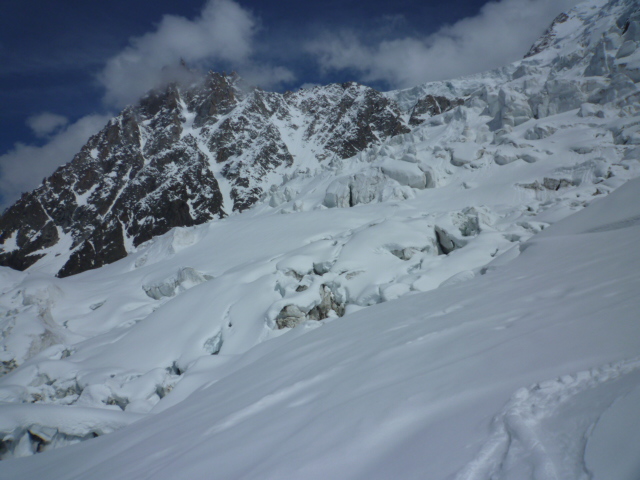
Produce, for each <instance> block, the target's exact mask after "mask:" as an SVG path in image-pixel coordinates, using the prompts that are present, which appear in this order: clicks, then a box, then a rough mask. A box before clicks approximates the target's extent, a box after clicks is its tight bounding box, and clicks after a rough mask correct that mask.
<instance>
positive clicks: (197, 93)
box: [0, 72, 409, 277]
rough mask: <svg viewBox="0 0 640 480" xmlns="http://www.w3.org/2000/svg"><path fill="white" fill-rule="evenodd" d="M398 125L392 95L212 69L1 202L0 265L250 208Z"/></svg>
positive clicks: (76, 268)
mask: <svg viewBox="0 0 640 480" xmlns="http://www.w3.org/2000/svg"><path fill="white" fill-rule="evenodd" d="M407 132H409V128H408V126H407V122H406V120H405V118H404V116H403V115H402V113H401V112H400V110H399V109H398V107H397V105H395V103H394V102H393V101H392V100H390V99H389V98H387V97H386V96H385V95H383V94H381V93H380V92H377V91H376V90H374V89H371V88H368V87H365V86H363V85H358V84H356V83H347V84H342V85H338V84H335V85H329V86H326V87H316V88H314V89H312V90H301V91H298V92H287V93H285V94H279V93H271V92H265V91H262V90H260V89H256V88H253V87H250V86H248V85H246V84H245V83H244V82H243V81H242V80H241V79H240V78H239V77H238V76H237V75H236V74H230V75H225V74H218V73H213V72H211V73H209V74H208V75H207V76H206V78H205V79H204V81H203V82H202V83H200V84H197V85H191V86H188V87H185V86H178V85H176V84H172V85H169V86H168V87H167V88H166V89H165V90H162V91H152V92H150V93H149V94H147V95H146V96H145V97H144V98H143V99H142V100H141V101H140V102H139V103H137V104H136V105H133V106H130V107H128V108H126V109H125V110H124V111H123V112H122V113H121V114H120V115H118V116H117V117H116V118H114V119H113V120H111V121H110V122H109V124H108V125H107V126H106V127H105V128H104V129H103V130H102V131H101V132H99V133H98V134H97V135H95V136H94V137H92V138H91V139H90V140H89V141H88V142H87V144H86V145H85V146H84V147H83V148H82V149H81V151H80V152H79V153H78V154H77V155H76V156H75V157H74V159H73V160H72V161H71V162H70V163H68V164H66V165H64V166H62V167H60V168H59V169H58V170H56V172H55V173H54V174H53V175H52V176H51V177H49V178H47V179H45V180H44V182H43V184H42V185H41V186H40V187H38V188H37V189H36V190H34V191H33V192H30V193H26V194H24V195H23V196H22V198H21V199H20V200H19V201H18V202H17V203H16V204H14V205H13V206H11V207H10V208H9V209H7V211H6V212H5V213H4V214H3V216H2V217H1V218H0V231H1V232H2V233H1V237H0V238H1V240H0V241H2V243H3V244H4V248H3V251H2V253H0V264H2V265H6V266H10V267H12V268H15V269H18V270H24V269H25V268H28V267H30V266H32V265H34V264H35V263H37V262H38V260H40V259H42V258H43V257H47V256H48V257H52V256H59V258H57V259H56V260H55V261H54V263H55V265H56V267H55V268H57V269H58V270H57V274H58V275H59V276H61V277H64V276H68V275H73V274H76V273H79V272H82V271H85V270H88V269H92V268H97V267H100V266H101V265H104V264H107V263H111V262H113V261H115V260H118V259H120V258H123V257H125V256H126V255H127V253H128V252H130V251H132V249H134V248H135V247H137V246H139V245H140V244H142V243H144V242H146V241H148V240H149V239H151V238H152V237H154V236H157V235H160V234H163V233H165V232H167V231H169V230H170V229H171V228H173V227H178V226H192V225H198V224H202V223H205V222H207V221H210V220H212V219H214V218H220V217H223V216H225V215H227V214H229V213H232V212H240V211H242V210H245V209H247V208H250V207H251V206H252V205H254V204H255V203H256V202H257V201H258V200H260V198H262V197H263V196H264V194H265V189H266V187H267V186H268V185H267V182H268V181H269V180H274V176H275V177H281V176H282V175H284V174H285V173H286V172H293V171H295V170H296V169H298V168H299V167H300V164H301V163H305V162H307V163H308V161H309V160H311V161H313V162H314V166H315V167H316V168H322V167H323V165H326V164H328V163H329V162H330V160H331V159H332V158H336V157H337V158H340V159H344V158H348V157H351V156H353V155H354V154H356V153H358V152H360V151H362V150H364V149H365V148H367V147H369V146H371V145H372V144H375V143H379V142H380V141H382V140H384V139H386V138H389V137H391V136H394V135H397V134H401V133H407ZM308 152H311V153H310V154H309V153H308ZM308 157H311V158H308ZM221 182H222V183H223V184H224V185H223V186H222V187H221V185H220V183H221ZM223 191H224V192H226V193H227V195H226V198H225V196H224V195H223V193H222V192H223Z"/></svg>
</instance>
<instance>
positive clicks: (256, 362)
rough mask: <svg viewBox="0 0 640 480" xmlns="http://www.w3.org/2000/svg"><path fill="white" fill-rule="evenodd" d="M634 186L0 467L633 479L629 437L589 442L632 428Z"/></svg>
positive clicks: (19, 472)
mask: <svg viewBox="0 0 640 480" xmlns="http://www.w3.org/2000/svg"><path fill="white" fill-rule="evenodd" d="M638 195H640V181H638V180H633V181H630V182H629V183H627V184H626V185H624V186H623V187H621V188H620V189H619V190H618V191H616V192H614V193H613V194H611V195H610V196H609V197H607V198H605V199H602V200H599V201H597V202H594V205H593V206H592V207H589V208H587V209H585V210H583V211H582V212H580V213H578V214H576V215H574V216H573V217H570V218H569V219H567V220H566V221H564V222H560V223H559V224H558V225H557V226H552V227H550V228H549V229H547V230H546V231H545V232H543V233H541V234H539V235H537V236H535V237H534V238H532V239H531V240H529V241H528V242H525V243H523V244H522V245H521V246H520V250H521V253H520V255H519V256H518V257H517V258H515V259H514V260H512V261H510V262H507V263H506V264H503V265H495V266H490V268H488V269H487V272H486V274H485V275H481V276H478V277H477V278H474V279H472V280H470V281H468V282H465V283H460V284H458V285H453V286H449V287H443V288H440V289H438V290H436V291H432V292H427V293H423V294H419V295H413V296H409V297H405V298H402V299H399V300H395V301H390V302H386V303H384V304H381V305H377V306H374V307H371V308H368V309H366V310H363V311H360V312H356V313H354V314H352V315H349V316H348V317H345V318H343V319H341V320H339V321H337V320H336V321H332V322H327V323H324V324H323V325H322V326H321V327H320V328H315V329H312V328H311V327H310V326H307V327H306V328H304V327H303V328H297V329H294V330H292V331H291V332H290V333H289V334H287V335H282V336H280V337H278V338H276V339H273V340H271V341H268V342H264V343H261V344H260V345H259V346H257V347H256V348H254V349H252V350H250V351H249V352H246V353H245V354H242V355H240V356H239V358H237V359H236V360H235V361H234V362H233V364H232V366H231V367H230V368H229V369H225V370H223V369H220V368H218V366H219V365H220V363H221V361H224V360H221V359H219V358H216V357H210V358H209V359H207V361H201V362H198V363H196V365H194V366H193V369H194V370H196V371H197V373H194V374H193V375H194V376H198V383H199V385H201V387H200V388H198V389H197V390H196V391H195V392H194V393H193V394H192V395H191V396H189V397H188V398H187V399H185V400H184V401H182V402H181V403H180V404H178V405H176V406H174V407H172V408H169V409H166V410H164V411H159V412H158V413H157V414H154V415H152V416H150V417H149V418H146V419H143V420H140V421H138V422H137V423H134V424H132V425H130V426H129V427H128V428H125V429H123V430H120V431H117V432H115V433H112V434H110V435H107V436H104V437H101V438H97V439H94V440H91V441H89V442H84V443H81V444H79V445H74V446H71V447H68V448H63V449H59V450H55V451H51V452H45V453H43V454H40V455H37V456H35V457H30V458H27V459H18V460H12V461H8V462H6V463H3V464H2V467H3V468H2V478H7V479H9V478H15V479H18V478H28V477H34V476H47V477H49V478H58V479H63V478H65V479H67V478H68V479H71V478H92V479H103V478H104V479H112V478H136V479H146V478H149V479H150V478H155V479H163V478H167V479H168V478H191V479H199V478H202V479H204V478H207V479H211V478H219V479H228V478H246V479H250V478H256V479H258V478H260V479H267V478H273V479H276V478H277V479H285V478H287V479H288V478H304V479H314V478H318V479H319V478H342V479H347V478H349V479H358V478H362V479H364V478H367V479H377V478H379V479H388V478H407V479H409V478H422V479H425V478H426V479H431V478H433V479H443V478H460V479H479V478H500V479H502V478H504V479H508V478H513V479H516V478H517V479H526V478H532V479H552V478H553V479H555V478H557V479H573V478H576V479H578V478H601V479H607V478H618V479H620V480H623V479H628V480H632V479H634V478H638V477H637V475H638V473H639V472H640V470H639V468H640V465H638V463H637V458H638V456H637V443H628V444H624V445H620V446H619V448H620V449H621V450H619V451H617V452H616V454H617V455H618V457H613V458H602V457H598V455H597V453H593V452H592V449H593V448H595V447H593V444H594V443H599V444H603V443H604V444H605V445H606V444H607V443H608V441H614V439H615V438H618V437H620V436H622V437H623V438H629V439H632V440H633V439H637V430H636V428H637V424H638V416H639V415H640V412H639V411H638V409H637V404H636V403H631V404H629V402H628V401H627V403H626V404H625V401H626V400H625V399H627V398H629V399H633V398H637V396H638V392H639V389H640V356H639V353H640V322H638V313H637V307H638V305H637V292H638V291H639V290H640V276H638V274H637V272H638V268H639V267H640V259H639V257H638V255H637V253H636V250H637V244H638V242H639V241H640V223H639V222H638V218H640V207H639V206H638V203H637V201H633V200H635V199H637V198H638ZM609 212H616V213H615V218H613V219H611V218H609ZM611 220H613V221H611ZM612 245H615V248H611V247H612ZM70 358H73V357H70ZM184 381H187V378H185V380H184ZM192 381H193V379H192ZM180 385H181V384H178V387H176V390H179V386H180ZM176 393H178V392H176ZM167 398H169V397H167ZM620 416H624V418H625V420H626V421H624V422H622V421H620V418H617V419H616V417H620ZM612 424H613V425H614V428H613V430H612V429H611V428H612V427H611V425H612ZM607 429H608V430H607ZM603 436H604V439H603ZM625 436H626V437H625ZM611 437H614V438H611ZM585 452H586V455H585ZM619 458H622V462H620V460H619ZM611 472H623V473H624V475H622V474H621V476H616V477H613V476H611V475H610V474H611ZM589 475H594V476H592V477H591V476H589Z"/></svg>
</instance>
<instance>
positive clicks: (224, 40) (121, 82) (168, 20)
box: [99, 0, 293, 107]
mask: <svg viewBox="0 0 640 480" xmlns="http://www.w3.org/2000/svg"><path fill="white" fill-rule="evenodd" d="M256 30H257V20H256V18H255V17H254V16H253V15H252V14H251V12H249V11H248V10H246V9H244V8H242V7H241V6H240V5H239V4H237V3H236V2H234V1H232V0H210V1H209V2H208V3H207V4H206V5H205V6H204V8H203V10H202V12H201V14H200V15H199V16H198V17H197V18H195V19H193V20H189V19H186V18H184V17H179V16H174V15H166V16H164V17H163V19H162V21H161V22H160V24H159V25H158V27H157V29H156V30H155V31H154V32H150V33H147V34H146V35H143V36H142V37H138V38H133V39H131V41H130V45H129V46H128V47H127V48H125V49H124V50H123V51H122V52H120V53H119V54H118V55H116V56H115V57H113V58H111V59H110V60H109V61H108V62H107V65H106V66H105V68H104V70H103V71H102V73H101V74H100V76H99V80H100V81H101V83H102V84H103V85H104V87H105V89H106V94H105V101H106V102H107V103H108V104H110V105H113V106H116V107H122V106H124V105H127V104H129V103H131V102H134V101H135V100H137V99H138V98H139V97H140V96H142V95H143V94H144V93H145V92H147V91H148V90H150V89H151V88H154V87H157V86H159V85H162V84H163V83H166V82H169V81H175V80H183V81H185V80H187V81H191V80H193V78H190V77H189V75H188V73H187V72H188V71H187V70H186V69H184V68H180V63H181V60H184V61H185V62H186V63H187V64H188V65H189V66H190V67H200V66H204V67H210V66H213V65H218V66H220V65H222V66H223V67H228V68H231V69H237V70H239V71H240V73H241V74H243V75H244V76H246V77H247V79H248V80H254V81H256V83H258V84H260V85H262V86H265V87H267V86H272V85H274V84H277V83H279V82H282V81H288V80H290V79H292V78H293V74H292V73H291V72H290V71H289V70H287V69H285V68H282V67H257V66H255V65H254V64H253V62H252V60H251V55H252V54H253V53H254V34H255V32H256ZM243 70H244V71H243ZM245 71H246V73H245Z"/></svg>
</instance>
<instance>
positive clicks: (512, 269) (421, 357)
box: [0, 0, 640, 480]
mask: <svg viewBox="0 0 640 480" xmlns="http://www.w3.org/2000/svg"><path fill="white" fill-rule="evenodd" d="M639 42H640V5H639V4H638V2H637V1H631V0H610V1H608V0H590V1H587V2H584V3H582V4H580V5H578V6H577V7H575V8H574V9H573V10H571V11H570V12H567V13H566V14H563V15H561V16H560V17H558V18H557V19H556V21H554V23H553V25H552V26H551V27H550V29H549V30H548V31H547V32H546V33H545V35H544V36H543V37H542V38H541V39H540V40H539V41H538V42H536V44H535V45H534V46H533V47H532V49H531V51H530V52H529V54H528V55H527V57H526V58H525V59H523V60H521V61H519V62H516V63H515V64H512V65H509V66H506V67H504V68H502V69H500V70H497V71H491V72H487V73H483V74H479V75H475V76H471V77H466V78H462V79H455V80H451V81H447V82H435V83H428V84H424V85H420V86H417V87H415V88H412V89H408V90H402V91H394V92H387V93H380V92H376V91H375V90H372V89H369V88H367V87H364V86H361V85H357V84H345V85H329V86H326V87H315V88H313V89H309V90H300V91H298V92H294V93H286V94H284V95H281V94H275V93H267V92H263V91H260V90H256V89H251V88H248V87H246V86H245V85H243V83H242V81H241V80H240V79H239V78H238V77H237V76H235V75H229V76H225V75H218V74H210V75H209V76H208V77H207V79H206V81H205V82H204V83H201V84H199V85H193V86H190V87H180V86H176V85H174V86H170V87H169V88H168V89H167V90H166V91H164V92H152V93H151V94H149V95H148V96H147V97H145V98H144V99H143V100H141V102H140V103H139V104H137V105H135V106H133V107H130V108H128V109H126V110H125V111H124V112H123V113H122V114H121V115H120V116H119V117H117V118H116V119H114V120H113V121H112V122H110V124H109V125H108V126H107V127H106V128H105V130H103V131H102V132H101V133H99V134H98V135H96V136H95V137H93V138H92V139H91V140H90V141H89V143H88V144H87V146H85V147H84V148H83V150H82V151H81V152H80V153H79V154H78V155H77V156H76V157H75V159H74V160H73V162H71V163H70V164H68V165H67V166H64V167H62V168H61V169H59V170H58V171H57V172H56V173H55V174H54V175H53V176H52V177H50V178H49V179H47V180H45V182H44V183H43V185H42V186H41V187H39V188H38V189H36V190H35V191H34V192H32V193H30V194H25V195H24V196H23V197H22V199H21V200H20V201H19V202H18V203H17V204H16V205H14V206H13V207H12V208H11V209H9V210H7V212H5V214H4V216H3V217H2V219H1V220H0V222H1V224H0V226H1V227H2V229H3V234H2V235H3V237H2V238H3V240H4V250H3V251H4V254H3V256H2V259H3V260H2V261H3V262H5V264H9V265H12V266H14V267H18V268H20V269H26V270H25V271H22V272H20V271H16V270H11V269H8V268H3V269H2V270H1V271H0V274H2V283H1V284H0V286H1V287H2V288H1V291H0V293H1V296H0V308H1V309H2V316H1V317H0V329H1V331H2V336H1V337H0V345H1V350H0V361H1V362H2V363H1V364H0V365H1V368H2V373H4V375H3V376H2V377H0V401H1V402H2V403H1V404H0V458H2V459H5V460H6V462H3V463H2V464H1V465H0V478H5V477H6V478H15V479H18V478H27V477H33V476H36V475H42V476H49V477H52V478H60V479H63V478H64V479H72V478H92V479H93V478H95V479H112V478H131V479H133V478H136V479H139V478H140V479H141V478H161V479H162V478H176V477H178V478H193V479H199V478H203V479H204V478H219V479H229V478H247V479H250V478H256V479H258V478H259V479H266V478H273V479H276V478H277V479H313V478H341V479H342V478H344V479H358V478H367V479H372V478H374V479H375V478H380V479H388V478H403V479H404V478H407V479H409V478H433V479H453V478H456V479H489V478H499V479H528V478H531V479H582V478H596V479H611V478H617V479H629V480H632V479H637V478H638V474H639V473H640V464H638V461H637V458H638V455H637V451H638V449H637V445H639V444H640V437H638V433H637V432H638V431H640V429H639V428H638V427H639V426H640V411H639V410H638V408H637V405H638V400H640V360H639V359H640V322H638V318H639V317H638V313H637V312H638V307H639V304H638V300H637V292H638V291H640V276H638V274H637V272H638V267H640V265H639V261H640V257H639V256H638V254H637V243H638V241H639V240H640V227H639V223H638V219H639V218H640V204H639V203H638V201H637V200H638V198H640V183H639V180H638V179H636V177H638V176H640V161H639V160H640V89H639V88H638V85H637V84H636V82H637V81H638V80H640V50H639V49H638V48H637V47H638V44H639ZM614 190H615V191H614ZM612 192H613V193H612ZM585 207H586V208H585ZM116 260H117V261H116ZM96 267H100V268H96ZM87 270H88V271H87ZM78 272H82V273H78ZM74 273H77V274H76V275H71V274H74ZM56 274H57V277H56ZM58 277H66V278H58ZM106 434H108V435H106ZM94 437H100V438H94ZM85 440H90V441H85ZM71 444H77V445H71ZM58 447H64V448H58ZM39 452H44V453H39ZM35 453H38V455H33V454H35ZM13 457H28V458H21V459H15V458H13ZM2 475H4V477H3V476H2Z"/></svg>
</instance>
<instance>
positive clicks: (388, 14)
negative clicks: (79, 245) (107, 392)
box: [0, 0, 577, 206]
mask: <svg viewBox="0 0 640 480" xmlns="http://www.w3.org/2000/svg"><path fill="white" fill-rule="evenodd" d="M575 3H577V1H576V0H495V1H489V2H488V1H486V0H447V1H429V0H395V1H393V2H388V1H384V2H383V1H369V2H361V1H355V0H341V1H337V0H329V1H323V2H319V1H313V0H309V1H306V2H301V1H293V0H281V1H274V0H265V1H256V0H253V1H243V0H239V1H237V2H236V1H234V0H181V1H175V0H172V1H169V0H110V1H109V2H91V1H86V0H60V1H55V2H53V1H50V0H20V1H18V0H7V1H6V2H3V8H2V10H3V13H2V16H0V107H1V108H0V204H1V205H2V206H6V205H7V203H10V202H13V201H15V200H16V199H17V197H18V196H19V194H20V192H22V191H27V190H29V189H32V188H34V187H36V186H37V185H38V183H39V182H40V181H41V180H42V178H43V177H44V176H46V175H49V174H50V173H52V172H53V170H54V169H55V167H57V166H59V165H61V164H63V163H66V162H68V161H70V160H71V158H72V156H73V153H74V152H75V151H77V150H78V149H79V147H80V146H81V145H82V144H83V143H84V141H86V139H87V138H88V137H89V136H90V135H91V134H92V133H94V132H95V131H97V130H98V129H99V128H100V126H102V125H104V123H105V122H106V120H107V119H108V118H109V116H111V115H113V114H115V113H117V112H118V111H119V110H120V109H121V108H122V107H123V106H125V105H126V104H128V103H131V102H134V101H135V100H136V99H137V98H138V97H139V96H140V95H141V94H142V93H144V92H145V91H147V90H148V89H149V88H152V87H153V86H154V85H155V84H157V83H158V82H159V81H160V80H161V78H160V77H161V75H165V74H166V71H167V70H166V68H164V69H163V67H166V66H169V67H172V66H173V65H176V64H177V63H178V62H179V59H180V58H185V59H186V60H187V62H188V63H189V65H190V66H192V67H194V68H197V69H202V70H206V69H214V70H226V71H230V70H237V71H239V72H240V73H241V74H242V75H243V76H244V77H245V78H247V79H248V80H249V81H251V82H252V83H255V84H258V85H260V86H262V87H263V88H266V89H273V90H279V91H283V90H285V89H296V88H299V87H300V86H302V85H306V84H313V83H329V82H335V81H339V82H342V81H348V80H356V81H359V82H362V83H365V84H368V85H371V86H374V87H376V88H379V89H382V90H388V89H393V88H403V87H409V86H412V85H415V84H418V83H421V82H424V81H429V80H439V79H445V78H451V77H455V76H459V75H463V74H468V73H475V72H477V71H482V70H486V69H490V68H495V67H498V66H501V65H503V64H505V63H507V62H510V61H513V60H517V59H518V58H520V57H521V56H522V55H523V54H524V53H526V51H527V49H528V46H529V45H530V44H531V43H532V42H533V41H534V40H535V39H536V38H537V37H538V36H539V35H540V34H541V33H542V32H543V31H544V29H545V28H546V27H547V26H548V25H549V23H550V22H551V21H552V20H553V18H554V17H555V16H556V15H557V14H559V13H560V12H562V11H563V10H566V9H567V8H569V7H571V6H572V5H574V4H575ZM161 71H163V72H165V73H163V74H161V73H160V72H161ZM169 71H170V70H169Z"/></svg>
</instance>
